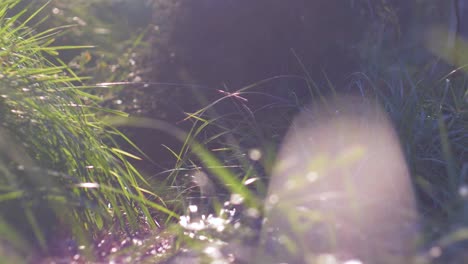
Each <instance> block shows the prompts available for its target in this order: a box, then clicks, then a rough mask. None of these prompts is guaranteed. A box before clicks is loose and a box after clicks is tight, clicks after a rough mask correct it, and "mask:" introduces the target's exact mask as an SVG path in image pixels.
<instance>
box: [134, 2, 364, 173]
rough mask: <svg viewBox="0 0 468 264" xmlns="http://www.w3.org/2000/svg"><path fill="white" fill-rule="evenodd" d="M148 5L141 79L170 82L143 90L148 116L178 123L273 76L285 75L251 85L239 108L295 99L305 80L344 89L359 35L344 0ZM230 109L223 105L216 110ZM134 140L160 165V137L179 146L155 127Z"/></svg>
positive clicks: (306, 91)
mask: <svg viewBox="0 0 468 264" xmlns="http://www.w3.org/2000/svg"><path fill="white" fill-rule="evenodd" d="M154 10H155V13H154V15H153V16H154V24H155V26H154V31H155V32H154V34H153V36H152V43H153V55H152V57H151V58H150V59H149V60H148V62H149V64H150V66H151V68H152V72H151V74H150V75H148V76H147V78H149V79H150V80H151V81H153V82H163V83H174V84H176V85H171V86H168V85H150V86H148V87H146V88H143V91H144V93H145V97H146V100H147V103H146V105H148V106H150V108H151V105H153V108H152V110H150V111H149V113H147V114H146V116H149V117H155V118H162V119H164V120H167V121H169V122H170V123H176V122H177V121H180V120H182V119H183V118H185V115H184V112H193V111H195V110H197V109H199V108H200V107H201V106H205V105H207V104H208V102H212V101H214V100H215V99H218V98H220V97H222V96H223V95H224V94H223V93H221V92H219V91H217V90H218V89H219V90H226V91H234V90H237V89H240V88H242V87H244V86H246V85H250V84H254V83H256V82H258V81H261V80H264V79H266V78H271V77H275V76H277V77H278V76H289V77H285V78H278V79H275V80H274V81H271V82H268V83H266V84H264V85H262V86H259V87H255V88H253V89H252V90H249V91H248V92H247V93H248V94H246V95H245V98H246V99H247V100H248V102H246V103H245V106H246V107H248V108H249V109H251V110H252V112H255V111H256V110H257V109H260V108H262V107H265V106H266V105H268V104H272V103H278V102H280V101H282V100H283V101H285V102H286V103H290V104H292V105H301V104H303V103H304V102H307V101H309V100H310V99H311V93H310V87H308V86H307V83H306V81H305V78H307V77H308V78H310V79H309V80H313V81H314V82H317V84H318V85H319V86H323V87H325V88H324V90H325V91H324V92H325V93H328V92H329V91H330V90H329V89H330V87H328V86H329V85H330V84H333V85H335V86H336V88H337V89H338V90H342V89H344V87H345V85H344V84H345V83H346V79H347V78H348V77H349V74H350V73H352V72H353V71H356V70H357V53H356V52H355V51H354V50H353V47H354V45H353V44H354V43H356V41H357V40H358V39H359V38H360V36H361V35H362V33H363V32H362V29H363V27H362V25H363V24H362V22H363V21H361V19H356V18H358V17H359V16H357V12H358V11H359V9H358V8H351V6H350V4H349V3H348V2H346V1H345V2H343V1H337V0H333V1H324V0H320V1H305V0H297V1H266V0H256V1H214V0H203V1H188V0H185V1H184V0H183V1H155V3H154ZM182 84H195V86H194V85H182ZM326 90H328V91H326ZM142 104H145V102H142ZM236 109H237V108H236V106H235V105H234V104H232V103H224V104H221V105H220V106H219V107H217V108H216V111H217V114H219V115H222V114H227V113H231V112H233V111H235V110H236ZM279 111H284V109H283V110H279ZM275 114H277V113H275V112H274V111H270V112H268V113H267V115H270V116H271V115H275ZM257 117H259V118H258V119H261V116H257ZM184 124H185V126H184ZM182 126H183V127H184V128H188V127H190V123H188V122H185V123H182ZM136 134H138V135H136ZM134 140H135V141H136V142H137V143H138V144H139V145H140V146H142V148H143V150H144V151H145V152H146V153H148V154H149V156H151V157H153V158H154V159H155V160H157V161H158V162H161V163H166V162H165V159H166V158H164V156H167V155H166V153H164V152H165V151H164V150H162V151H161V147H160V143H161V142H165V144H168V145H169V146H171V147H175V148H176V149H177V143H176V142H174V140H173V139H171V138H168V137H167V136H163V135H160V134H158V133H155V132H154V131H148V132H141V131H138V132H135V136H134ZM170 163H171V162H168V163H167V164H170Z"/></svg>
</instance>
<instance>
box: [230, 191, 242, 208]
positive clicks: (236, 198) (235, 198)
mask: <svg viewBox="0 0 468 264" xmlns="http://www.w3.org/2000/svg"><path fill="white" fill-rule="evenodd" d="M230 202H231V204H234V205H239V204H241V203H243V202H244V197H243V196H242V195H240V194H237V193H233V194H231V199H230Z"/></svg>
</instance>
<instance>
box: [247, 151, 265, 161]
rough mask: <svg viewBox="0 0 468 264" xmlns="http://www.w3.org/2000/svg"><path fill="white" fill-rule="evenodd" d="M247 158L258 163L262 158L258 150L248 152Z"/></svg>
mask: <svg viewBox="0 0 468 264" xmlns="http://www.w3.org/2000/svg"><path fill="white" fill-rule="evenodd" d="M249 158H250V159H251V160H254V161H258V160H260V159H261V158H262V152H261V151H260V150H259V149H256V148H254V149H251V150H249Z"/></svg>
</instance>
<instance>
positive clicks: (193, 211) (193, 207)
mask: <svg viewBox="0 0 468 264" xmlns="http://www.w3.org/2000/svg"><path fill="white" fill-rule="evenodd" d="M189 211H190V212H191V213H196V212H198V206H196V205H190V206H189Z"/></svg>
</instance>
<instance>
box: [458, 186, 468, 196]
mask: <svg viewBox="0 0 468 264" xmlns="http://www.w3.org/2000/svg"><path fill="white" fill-rule="evenodd" d="M458 194H459V195H460V196H461V197H462V198H463V199H466V198H468V186H467V185H462V186H460V188H459V189H458Z"/></svg>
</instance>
